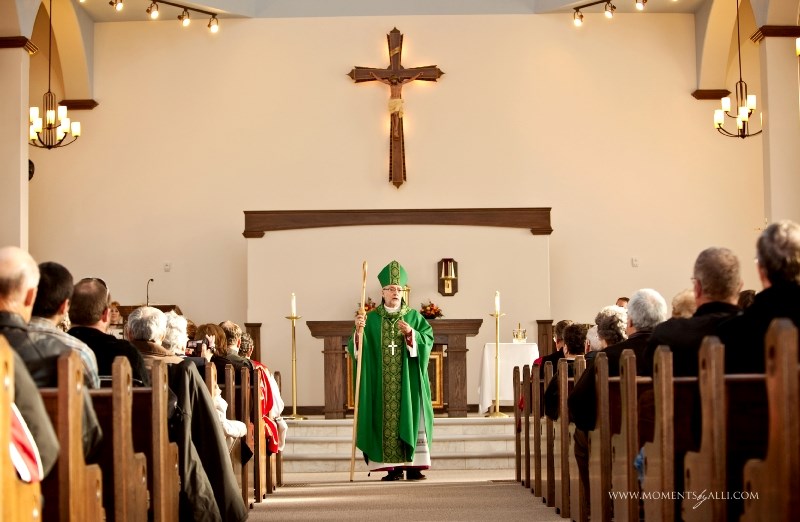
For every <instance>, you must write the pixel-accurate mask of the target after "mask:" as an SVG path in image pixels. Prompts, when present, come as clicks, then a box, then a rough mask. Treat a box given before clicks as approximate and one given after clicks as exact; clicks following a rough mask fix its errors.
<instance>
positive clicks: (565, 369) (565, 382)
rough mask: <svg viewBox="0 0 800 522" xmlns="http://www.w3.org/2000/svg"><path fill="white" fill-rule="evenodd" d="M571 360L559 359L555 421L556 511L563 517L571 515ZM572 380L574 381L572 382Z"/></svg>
mask: <svg viewBox="0 0 800 522" xmlns="http://www.w3.org/2000/svg"><path fill="white" fill-rule="evenodd" d="M569 366H570V363H569V360H568V359H566V358H564V359H559V361H558V380H557V382H556V385H557V386H558V400H559V404H558V411H559V414H558V420H556V421H554V422H553V425H554V433H555V440H554V444H555V449H558V455H559V461H558V462H557V463H556V473H555V482H556V484H555V490H556V513H559V514H560V515H561V517H562V518H569V517H570V498H569V486H570V466H569V460H570V453H569V447H570V444H569V441H570V439H571V437H570V432H569V410H568V409H567V398H568V397H569V391H570V384H572V385H574V379H572V378H570V377H569ZM570 381H572V382H570Z"/></svg>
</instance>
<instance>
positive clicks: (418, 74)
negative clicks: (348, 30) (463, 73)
mask: <svg viewBox="0 0 800 522" xmlns="http://www.w3.org/2000/svg"><path fill="white" fill-rule="evenodd" d="M386 40H387V42H388V43H389V60H390V63H389V67H387V68H385V69H376V68H373V67H358V66H356V67H354V68H353V70H352V71H350V73H349V74H348V76H349V77H350V78H352V79H353V80H354V81H355V82H356V83H361V82H372V81H379V82H381V83H385V84H386V85H388V86H389V89H390V92H391V96H390V97H389V113H390V114H391V115H392V127H391V133H390V135H389V181H390V182H391V183H392V184H393V185H394V186H395V187H397V188H400V185H402V184H403V182H404V181H405V180H406V153H405V142H404V140H403V93H402V91H403V85H405V84H406V83H408V82H413V81H414V80H424V81H427V82H435V81H436V80H438V79H439V77H441V76H442V75H443V74H444V72H443V71H442V70H441V69H439V67H437V66H436V65H426V66H425V67H412V68H410V69H406V68H405V67H403V66H402V65H400V60H401V57H402V53H403V35H402V34H401V33H400V31H398V30H397V28H396V27H395V28H394V29H392V30H391V31H390V32H389V34H387V35H386Z"/></svg>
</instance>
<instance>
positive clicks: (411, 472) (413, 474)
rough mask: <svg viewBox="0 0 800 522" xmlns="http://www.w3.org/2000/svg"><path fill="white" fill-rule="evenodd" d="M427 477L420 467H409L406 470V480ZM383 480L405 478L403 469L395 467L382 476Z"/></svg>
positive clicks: (390, 480) (391, 480)
mask: <svg viewBox="0 0 800 522" xmlns="http://www.w3.org/2000/svg"><path fill="white" fill-rule="evenodd" d="M426 478H427V477H426V476H425V475H423V474H422V472H421V471H420V470H418V469H407V470H406V480H425V479H426ZM381 480H383V481H384V482H393V481H395V480H403V469H402V468H398V469H393V470H391V471H389V472H388V473H387V474H386V476H385V477H382V478H381Z"/></svg>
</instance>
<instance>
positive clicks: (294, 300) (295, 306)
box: [292, 293, 297, 317]
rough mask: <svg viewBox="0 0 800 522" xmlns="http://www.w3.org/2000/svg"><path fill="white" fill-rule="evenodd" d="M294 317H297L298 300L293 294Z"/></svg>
mask: <svg viewBox="0 0 800 522" xmlns="http://www.w3.org/2000/svg"><path fill="white" fill-rule="evenodd" d="M292 317H297V298H296V297H295V295H294V293H292Z"/></svg>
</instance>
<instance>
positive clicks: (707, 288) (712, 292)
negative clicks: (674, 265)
mask: <svg viewBox="0 0 800 522" xmlns="http://www.w3.org/2000/svg"><path fill="white" fill-rule="evenodd" d="M693 275H694V277H692V283H693V287H694V288H693V290H694V299H695V303H696V304H697V310H696V311H695V313H694V315H692V317H690V318H688V319H685V318H682V317H673V318H672V319H668V320H667V321H665V322H663V323H661V324H660V325H658V326H656V327H655V329H654V330H653V335H651V336H650V339H649V340H648V342H647V350H646V351H645V356H644V357H645V360H644V365H643V368H642V372H643V373H640V374H639V375H647V376H650V375H653V359H654V356H655V351H656V348H658V347H659V346H660V345H665V346H668V347H669V348H670V350H671V351H672V372H673V375H675V376H676V377H678V376H697V375H698V369H697V368H698V366H697V360H698V355H699V353H700V345H701V343H702V342H703V338H704V337H705V336H707V335H714V334H715V332H716V328H717V325H718V324H719V323H720V322H722V321H724V320H726V319H729V318H731V317H733V316H735V315H736V314H737V313H739V307H738V306H737V305H736V302H737V299H738V298H739V290H741V289H742V276H741V272H740V268H739V259H738V258H737V257H736V255H735V254H734V253H733V252H731V251H730V250H729V249H727V248H717V247H711V248H707V249H705V250H703V251H702V252H700V255H698V256H697V260H696V261H695V263H694V274H693Z"/></svg>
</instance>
